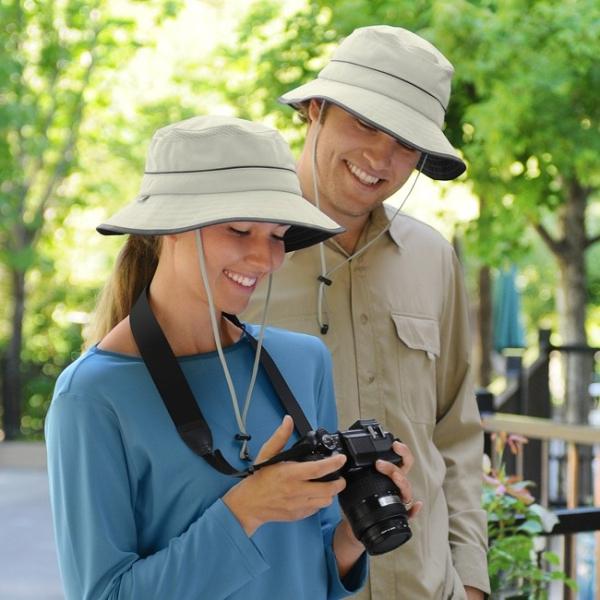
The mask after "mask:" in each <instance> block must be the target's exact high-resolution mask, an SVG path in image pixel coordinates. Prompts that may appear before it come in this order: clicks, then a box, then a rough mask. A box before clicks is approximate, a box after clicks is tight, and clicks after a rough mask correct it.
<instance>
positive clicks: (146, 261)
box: [85, 235, 161, 345]
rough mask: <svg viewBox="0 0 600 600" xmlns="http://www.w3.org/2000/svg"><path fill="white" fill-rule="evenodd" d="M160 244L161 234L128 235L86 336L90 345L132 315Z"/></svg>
mask: <svg viewBox="0 0 600 600" xmlns="http://www.w3.org/2000/svg"><path fill="white" fill-rule="evenodd" d="M160 247H161V238H160V237H159V236H150V235H149V236H145V235H143V236H142V235H130V236H129V238H128V239H127V241H126V242H125V245H124V246H123V248H122V249H121V251H120V252H119V255H118V257H117V261H116V263H115V266H114V269H113V272H112V274H111V277H110V279H109V280H108V282H107V283H106V285H105V286H104V288H103V289H102V292H101V293H100V296H99V298H98V304H97V305H96V310H95V314H94V318H93V320H92V322H91V324H90V327H89V329H88V331H87V333H86V336H85V337H86V342H87V344H88V345H91V344H95V343H96V342H99V341H100V340H101V339H102V338H103V337H104V336H105V335H106V334H107V333H108V332H109V331H110V330H111V329H112V328H113V327H114V326H115V325H117V323H120V322H121V321H122V320H123V319H124V318H125V317H127V316H128V315H129V313H130V312H131V307H132V306H133V303H134V302H135V300H136V299H137V297H138V296H139V295H140V294H141V292H142V290H143V289H144V288H145V287H146V286H147V285H148V284H149V283H150V281H151V280H152V277H153V276H154V272H155V271H156V267H157V265H158V257H159V254H160Z"/></svg>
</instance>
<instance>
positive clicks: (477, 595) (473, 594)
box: [465, 585, 483, 600]
mask: <svg viewBox="0 0 600 600" xmlns="http://www.w3.org/2000/svg"><path fill="white" fill-rule="evenodd" d="M465 592H466V594H467V600H483V592H482V591H481V590H478V589H477V588H474V587H471V586H469V585H465Z"/></svg>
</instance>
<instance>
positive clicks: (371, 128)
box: [356, 119, 377, 131]
mask: <svg viewBox="0 0 600 600" xmlns="http://www.w3.org/2000/svg"><path fill="white" fill-rule="evenodd" d="M356 122H357V123H358V124H359V125H360V126H361V127H362V128H363V129H367V130H368V131H377V129H376V128H375V127H373V126H372V125H369V124H368V123H365V122H364V121H361V120H360V119H356Z"/></svg>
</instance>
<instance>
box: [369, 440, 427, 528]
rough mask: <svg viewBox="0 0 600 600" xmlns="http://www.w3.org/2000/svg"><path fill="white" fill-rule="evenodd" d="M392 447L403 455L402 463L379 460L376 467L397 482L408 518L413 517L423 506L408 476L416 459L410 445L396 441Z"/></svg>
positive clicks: (398, 453) (399, 454)
mask: <svg viewBox="0 0 600 600" xmlns="http://www.w3.org/2000/svg"><path fill="white" fill-rule="evenodd" d="M392 448H393V450H394V452H395V453H396V454H397V455H398V456H401V457H402V465H395V464H394V463H391V462H388V461H385V460H378V461H377V462H376V463H375V468H376V469H377V470H378V471H379V472H380V473H383V474H384V475H387V476H388V477H389V478H390V479H391V480H392V481H393V482H394V483H395V484H396V486H397V487H398V489H399V490H400V493H401V494H402V501H403V502H404V506H406V511H407V513H408V518H409V519H412V518H414V517H416V516H417V515H418V514H419V512H420V511H421V508H423V502H422V501H421V500H415V498H414V497H413V493H412V487H411V485H410V482H409V481H408V479H407V478H406V476H407V475H408V472H409V471H410V470H411V469H412V466H413V463H414V462H415V459H414V457H413V454H412V452H411V451H410V450H409V448H408V446H407V445H406V444H403V443H402V442H398V441H396V442H394V444H393V446H392Z"/></svg>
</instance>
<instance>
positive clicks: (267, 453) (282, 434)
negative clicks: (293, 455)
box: [256, 415, 294, 463]
mask: <svg viewBox="0 0 600 600" xmlns="http://www.w3.org/2000/svg"><path fill="white" fill-rule="evenodd" d="M293 431H294V421H293V419H292V417H290V415H285V417H283V421H282V422H281V425H280V426H279V427H278V428H277V429H276V430H275V432H274V433H273V435H272V436H271V437H270V438H269V439H268V440H267V441H266V442H265V443H264V444H263V446H262V448H261V449H260V452H259V453H258V456H257V457H256V462H257V463H261V462H264V461H265V460H269V459H270V458H273V456H275V455H276V454H279V453H280V452H281V451H282V450H283V448H284V447H285V445H286V444H287V441H288V440H289V439H290V436H291V435H292V432H293Z"/></svg>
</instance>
